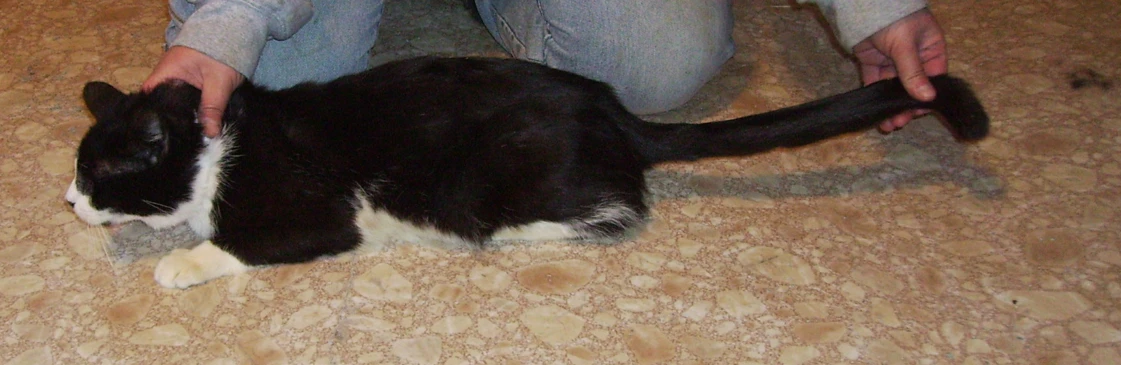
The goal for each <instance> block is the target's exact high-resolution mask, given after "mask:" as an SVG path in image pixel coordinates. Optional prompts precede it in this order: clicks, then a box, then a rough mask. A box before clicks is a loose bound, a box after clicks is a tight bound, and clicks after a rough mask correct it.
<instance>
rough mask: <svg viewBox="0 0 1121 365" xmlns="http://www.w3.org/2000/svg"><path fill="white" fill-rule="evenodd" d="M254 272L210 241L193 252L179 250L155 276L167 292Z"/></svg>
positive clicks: (162, 261)
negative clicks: (250, 271)
mask: <svg viewBox="0 0 1121 365" xmlns="http://www.w3.org/2000/svg"><path fill="white" fill-rule="evenodd" d="M251 268H252V266H249V265H246V264H244V263H242V262H241V260H238V258H237V257H234V256H233V255H231V254H230V253H228V252H226V251H224V250H222V249H221V248H218V246H215V245H214V243H212V242H210V240H207V241H204V242H203V243H201V244H199V245H198V246H195V247H194V248H192V249H190V250H184V249H177V250H175V251H172V252H171V253H170V254H168V255H167V256H164V257H163V258H161V259H160V261H159V263H157V264H156V270H155V276H156V282H158V283H160V285H162V286H164V287H166V288H179V289H183V288H187V287H190V286H193V285H198V284H202V283H205V282H207V281H210V280H212V279H216V278H219V277H223V276H227V275H236V274H240V273H243V272H246V271H249V270H250V269H251Z"/></svg>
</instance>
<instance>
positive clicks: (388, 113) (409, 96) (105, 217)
mask: <svg viewBox="0 0 1121 365" xmlns="http://www.w3.org/2000/svg"><path fill="white" fill-rule="evenodd" d="M931 81H932V82H933V83H934V85H935V87H936V88H937V91H938V99H937V100H935V101H933V102H929V103H924V102H919V101H916V100H913V99H911V98H910V97H909V96H908V95H907V93H906V91H905V90H904V89H903V87H902V84H901V83H900V82H899V81H898V80H891V81H882V82H878V83H875V84H872V85H869V86H867V87H863V88H860V89H857V90H854V91H851V92H848V93H845V94H841V95H837V96H834V97H830V98H826V99H822V100H818V101H814V102H810V103H807V104H803V105H799V106H795V107H791V108H786V109H781V110H777V111H772V112H768V113H763V114H759V115H753V116H748V117H743V118H737V119H733V120H729V121H724V122H714V123H704V124H655V123H648V122H645V121H643V120H641V119H639V118H638V117H636V116H634V115H632V114H630V113H628V112H627V111H626V110H625V109H624V108H623V106H622V105H621V104H620V103H619V101H618V100H617V99H616V98H615V96H614V94H613V93H612V91H611V89H610V88H609V87H608V86H607V85H605V84H603V83H600V82H596V81H592V80H589V79H586V78H584V77H581V76H577V75H574V74H571V73H568V72H563V71H558V70H555V69H551V68H548V67H545V66H540V65H537V64H532V63H528V62H522V61H516V60H505V59H464V58H417V59H411V60H405V61H398V62H394V63H390V64H386V65H383V66H380V67H377V68H374V69H371V70H369V71H367V72H363V73H361V74H356V75H352V76H347V77H343V78H340V79H338V80H335V81H332V82H328V83H324V84H303V85H298V86H295V87H293V88H290V89H285V90H279V91H268V90H263V89H261V88H257V87H254V86H252V85H248V84H247V85H244V86H242V87H241V88H239V89H238V90H237V91H236V92H235V93H234V94H233V96H232V98H231V100H230V104H229V107H228V109H227V111H226V118H225V119H226V121H225V125H224V127H225V128H224V130H223V132H222V134H221V135H220V136H219V137H217V138H214V139H209V138H205V137H204V136H203V134H202V128H201V126H200V125H199V124H197V123H196V122H195V108H196V107H197V105H198V103H199V97H200V93H199V90H197V89H195V88H194V87H192V86H189V85H187V84H184V83H168V84H164V85H161V86H159V87H157V88H156V89H155V90H153V91H152V92H150V93H133V94H128V95H126V94H124V93H122V92H120V91H118V90H117V89H115V88H114V87H112V86H110V85H108V84H105V83H101V82H91V83H89V84H87V85H86V87H85V89H84V90H83V98H84V99H85V102H86V105H87V107H88V108H89V110H90V111H91V112H92V114H93V116H94V117H95V118H96V119H97V122H96V123H95V124H94V125H93V126H92V127H90V130H89V131H88V132H87V134H86V135H85V137H84V138H83V139H82V142H81V145H80V147H79V149H78V159H77V164H76V170H77V173H76V177H75V179H74V183H73V184H72V185H71V187H70V189H69V190H68V191H67V193H66V199H67V200H68V201H69V202H70V203H72V204H73V206H74V211H75V212H76V213H77V215H78V216H79V217H80V218H81V219H83V220H84V221H86V222H88V223H90V224H94V225H99V224H100V225H113V224H119V223H124V222H127V221H133V220H139V221H142V222H144V223H146V224H148V225H149V226H152V227H154V228H165V227H170V226H173V225H177V224H181V223H183V222H186V223H188V224H189V226H190V227H191V228H192V229H193V230H194V231H195V232H197V233H198V234H199V235H201V236H202V237H207V238H208V240H207V241H205V242H203V243H202V244H200V245H198V246H197V247H195V248H193V249H191V250H177V251H175V252H173V253H171V254H169V255H167V256H166V257H164V258H162V259H161V260H160V261H159V263H158V264H157V266H156V269H155V277H156V281H158V282H159V283H160V284H161V285H163V286H166V287H175V288H185V287H188V286H191V285H196V284H199V283H203V282H205V281H207V280H211V279H214V278H217V277H221V276H225V275H232V274H237V273H240V272H244V271H247V270H250V269H251V268H253V267H258V266H263V265H274V264H284V263H295V262H303V261H310V260H314V259H316V258H318V257H322V256H328V255H335V254H340V253H344V252H349V251H354V250H357V249H360V248H362V247H367V246H370V247H375V248H376V247H380V246H384V245H387V244H389V243H392V242H411V243H424V244H434V245H438V246H444V247H455V246H466V247H479V246H485V245H488V244H491V243H493V242H499V241H509V240H593V241H613V240H619V239H622V238H625V237H626V234H627V233H628V232H629V231H632V230H633V229H634V228H636V227H641V225H642V223H643V222H644V217H645V216H646V214H647V209H648V208H647V206H646V204H645V202H644V200H643V199H644V194H645V192H646V184H645V181H644V179H643V172H644V171H645V170H647V169H649V168H651V167H652V166H653V165H655V164H658V163H661V162H667V161H688V160H696V159H700V158H706V157H714V156H744V155H750V154H754V153H759V152H764V151H767V150H771V149H774V148H779V147H793V146H800V145H805V144H808V143H812V142H815V141H819V140H822V139H825V138H829V137H832V136H836V135H839V134H844V133H848V132H853V131H859V130H865V129H868V128H871V127H873V126H875V125H876V124H877V123H879V122H880V121H881V120H883V119H885V118H887V117H889V116H891V115H893V114H896V113H899V112H901V111H904V110H908V109H914V108H925V109H932V110H935V111H937V112H939V113H941V114H942V115H943V116H944V117H945V118H946V121H947V122H948V125H949V126H950V127H951V130H952V131H953V132H954V133H955V134H956V135H957V136H958V137H959V138H960V139H963V140H977V139H980V138H983V137H984V136H985V135H986V134H987V132H988V117H987V116H986V114H985V112H984V110H983V108H982V106H981V104H980V102H979V101H978V100H977V98H976V97H975V96H974V95H973V93H972V91H970V89H969V87H968V85H966V84H965V83H964V82H963V81H961V80H958V79H955V78H952V77H949V76H938V77H934V78H933V79H932V80H931Z"/></svg>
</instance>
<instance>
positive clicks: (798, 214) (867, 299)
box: [0, 0, 1121, 365]
mask: <svg viewBox="0 0 1121 365" xmlns="http://www.w3.org/2000/svg"><path fill="white" fill-rule="evenodd" d="M158 3H159V2H158V1H141V0H122V1H112V2H109V1H95V2H73V1H62V0H28V1H16V0H0V9H3V11H0V49H2V50H3V51H2V52H0V116H2V119H0V140H2V143H0V153H2V155H3V156H4V157H3V158H0V173H2V175H0V207H2V208H0V318H3V323H4V325H3V326H0V338H2V342H0V361H4V362H6V363H8V364H50V363H56V364H81V363H91V364H243V363H244V364H281V363H289V364H320V363H322V364H360V363H403V364H466V363H480V364H519V363H522V364H599V363H607V364H610V363H620V364H629V363H638V364H649V363H680V364H690V363H714V364H732V363H740V364H783V365H795V364H844V363H852V364H856V363H873V364H1094V365H1105V364H1121V355H1119V352H1121V350H1119V348H1121V345H1119V343H1121V330H1119V329H1121V229H1119V228H1118V223H1119V220H1121V214H1118V208H1117V207H1118V206H1121V160H1119V158H1118V157H1117V156H1118V154H1119V152H1121V98H1119V95H1121V94H1119V92H1121V84H1119V83H1118V79H1117V77H1119V76H1121V67H1119V66H1118V65H1121V56H1119V52H1121V31H1118V30H1119V29H1121V26H1119V25H1118V20H1117V19H1119V18H1121V5H1118V4H1117V3H1116V2H1112V1H1090V0H1054V1H1051V0H1048V1H1036V2H1023V1H1009V0H996V1H986V2H979V1H967V0H944V1H934V4H933V5H932V7H933V9H934V11H935V13H936V14H937V15H938V16H939V18H940V20H941V21H942V22H943V25H944V27H945V28H946V31H947V32H948V37H949V44H950V50H951V52H952V53H951V57H952V66H951V67H952V70H953V72H955V73H957V74H958V75H960V76H963V77H965V78H967V79H969V80H971V81H972V82H973V83H974V84H975V86H976V88H977V90H978V92H979V94H980V96H981V97H982V99H983V100H984V101H985V102H986V103H987V106H988V108H989V111H990V113H991V114H992V116H993V120H994V126H993V135H992V136H991V137H990V138H989V139H987V140H985V141H983V142H981V143H978V144H973V145H963V144H958V143H956V142H954V141H953V140H952V139H951V138H949V137H948V136H947V134H946V133H945V131H944V130H943V129H942V128H941V127H940V126H939V124H938V123H937V122H936V121H935V120H933V119H924V120H920V121H918V122H916V123H914V124H912V125H911V126H909V127H908V128H906V129H905V130H903V131H902V132H899V133H893V134H891V135H881V134H879V133H876V132H869V133H863V134H858V135H852V136H846V137H843V138H839V139H837V140H834V141H829V142H826V143H822V144H819V145H815V146H811V147H807V148H801V149H796V150H790V151H778V152H774V153H769V154H766V155H763V156H759V157H756V158H750V159H716V160H709V161H704V162H701V163H696V164H673V165H667V166H663V167H661V168H659V169H658V170H657V171H655V172H653V173H651V174H650V175H649V179H650V182H651V185H652V187H653V190H654V191H653V193H654V201H655V208H654V210H655V212H654V215H655V219H654V222H653V223H652V224H651V225H650V227H649V230H648V232H646V233H645V234H643V235H642V236H641V237H639V238H638V239H636V240H635V241H633V242H627V243H624V244H621V245H617V246H614V247H600V246H577V245H564V244H542V245H535V246H521V247H508V248H506V249H503V250H500V251H497V252H488V253H478V254H471V253H462V252H443V251H435V250H428V249H419V248H409V247H403V248H400V249H395V250H392V251H389V252H384V253H381V254H378V255H375V256H370V257H361V258H356V257H346V258H340V259H335V260H329V261H325V262H318V263H313V264H307V265H298V266H289V267H284V268H278V269H269V270H262V271H257V272H253V273H250V274H246V275H240V276H237V277H232V278H225V279H221V280H218V281H216V282H212V283H209V284H206V285H202V286H199V287H196V288H193V289H190V290H168V289H163V288H160V287H158V286H157V285H156V284H155V283H154V282H153V280H152V278H151V276H152V267H153V264H154V262H155V260H154V259H153V258H152V257H150V256H149V257H144V258H140V259H139V260H135V261H132V260H126V259H125V257H123V256H122V255H121V254H120V251H117V250H112V249H107V248H106V247H105V246H103V243H104V242H105V237H106V236H105V233H104V232H102V231H100V230H99V229H93V228H90V227H87V226H85V225H84V224H82V223H81V222H78V221H77V220H76V219H75V217H74V215H73V214H71V213H70V212H69V211H68V210H67V206H66V205H65V203H64V202H63V199H62V195H63V191H64V189H65V188H66V186H67V184H68V183H69V181H70V179H71V178H72V172H71V168H72V158H73V155H74V148H75V146H76V144H77V142H78V140H79V139H80V137H81V136H82V134H83V132H84V130H85V129H86V127H87V126H88V125H89V124H90V122H91V120H90V118H89V117H88V115H87V114H86V112H85V111H84V110H83V107H82V105H81V103H80V101H79V97H78V95H79V90H80V89H81V86H82V85H83V84H84V83H85V82H87V81H90V80H95V79H97V80H106V81H110V82H112V83H114V84H116V85H117V86H119V87H123V88H126V89H135V88H137V87H138V85H139V83H140V81H141V80H142V79H143V78H144V77H145V76H146V75H147V73H148V72H149V70H150V68H151V67H152V65H153V64H154V63H155V60H156V59H157V57H158V56H159V54H160V51H161V35H162V28H163V26H164V24H165V22H166V15H165V14H166V13H165V10H164V7H163V6H162V5H160V4H158ZM457 3H458V1H454V0H426V1H411V2H404V1H399V0H398V1H392V2H391V3H390V5H389V7H388V10H387V12H388V13H387V15H386V18H387V19H386V23H385V24H384V25H383V36H384V37H383V38H384V39H383V40H382V42H381V44H379V46H378V47H377V48H376V49H375V51H376V52H375V56H374V57H375V59H378V60H383V59H389V58H397V57H403V56H408V55H415V54H426V53H442V54H500V50H499V49H498V48H496V47H495V46H494V45H493V43H492V42H490V40H489V39H488V38H487V34H486V33H485V32H484V31H483V30H482V29H481V28H480V27H479V26H478V25H477V24H474V23H472V22H471V20H470V19H469V18H467V16H466V14H465V13H464V12H462V11H461V10H459V9H458V8H457V7H456V4H457ZM736 12H737V20H738V22H737V29H736V34H735V36H736V39H737V42H738V43H739V44H740V51H739V53H737V54H736V56H735V57H734V59H733V60H731V61H730V62H729V63H728V64H727V65H726V66H725V68H724V72H723V73H722V74H721V75H719V76H718V77H717V78H716V79H715V80H713V81H712V82H711V83H710V84H709V85H708V86H707V87H706V88H705V89H704V90H703V91H702V93H701V95H699V96H697V98H696V99H695V100H694V101H693V102H691V103H690V104H689V105H687V106H686V107H685V108H683V109H682V110H679V111H676V112H671V113H667V114H666V115H661V116H657V117H655V119H658V120H661V121H674V122H692V121H700V120H711V119H718V118H727V117H732V116H737V115H741V114H747V113H755V112H761V111H765V110H768V109H772V108H776V107H780V106H784V105H790V104H794V103H798V102H802V101H807V100H810V99H814V98H817V97H822V96H825V95H829V94H833V93H836V92H840V91H844V90H846V89H849V88H852V87H855V86H856V85H857V81H856V80H857V75H856V73H855V70H854V68H853V67H852V65H851V64H850V63H849V62H848V61H847V60H846V59H845V58H844V57H843V56H841V55H840V54H838V53H837V52H835V51H834V49H833V48H832V46H831V44H830V43H829V42H828V41H827V38H826V32H825V30H824V29H823V27H821V26H820V25H819V24H818V23H817V21H816V20H815V19H814V17H813V15H812V13H811V12H809V11H806V10H804V9H803V10H799V9H796V8H791V7H790V6H789V5H788V3H787V2H786V1H780V0H766V1H740V2H738V3H737V5H736ZM1088 75H1091V76H1092V75H1097V77H1087V76H1088ZM1076 79H1077V80H1083V81H1085V80H1090V81H1091V82H1088V83H1084V85H1082V86H1083V87H1080V88H1076V87H1073V84H1072V80H1076ZM1110 86H1112V87H1110ZM150 244H151V245H153V247H156V246H158V245H160V244H161V243H159V242H154V243H150ZM125 256H127V255H125ZM130 261H131V262H130Z"/></svg>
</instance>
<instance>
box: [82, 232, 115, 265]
mask: <svg viewBox="0 0 1121 365" xmlns="http://www.w3.org/2000/svg"><path fill="white" fill-rule="evenodd" d="M86 230H87V231H91V230H92V231H93V232H94V234H92V236H96V237H97V238H96V239H97V246H98V248H100V249H101V254H102V256H103V257H105V262H106V263H107V264H109V269H110V270H113V276H114V277H115V276H117V266H116V265H114V264H113V256H112V254H110V252H109V250H110V247H109V243H110V240H112V239H113V235H112V234H110V233H109V231H108V230H106V229H105V228H101V227H96V226H86Z"/></svg>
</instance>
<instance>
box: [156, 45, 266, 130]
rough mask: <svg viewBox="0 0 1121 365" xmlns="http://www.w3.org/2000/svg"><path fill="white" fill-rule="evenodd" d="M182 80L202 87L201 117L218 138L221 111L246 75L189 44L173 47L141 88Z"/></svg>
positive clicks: (206, 127)
mask: <svg viewBox="0 0 1121 365" xmlns="http://www.w3.org/2000/svg"><path fill="white" fill-rule="evenodd" d="M173 79H175V80H182V81H185V82H186V83H188V84H191V85H194V87H197V88H199V90H202V101H201V102H200V105H199V111H198V118H199V123H202V126H203V133H205V134H206V136H207V137H211V138H214V137H217V136H218V133H220V132H221V129H222V114H223V113H225V111H226V103H228V102H229V100H230V95H231V94H233V92H234V89H236V88H237V87H238V85H241V82H242V81H245V76H243V75H242V74H241V73H239V72H237V70H234V69H233V68H231V67H230V66H226V64H224V63H222V62H219V61H217V60H215V59H213V58H210V57H209V56H207V55H205V54H203V53H202V52H199V51H196V50H193V49H190V48H187V47H179V46H176V47H171V49H169V50H167V52H165V53H164V54H163V57H161V58H160V62H159V63H158V64H156V69H154V70H152V74H151V75H148V79H147V80H144V84H143V85H142V86H141V89H143V90H144V91H146V92H148V91H152V89H154V88H155V87H156V86H157V85H159V84H161V83H163V82H165V81H168V80H173Z"/></svg>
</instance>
